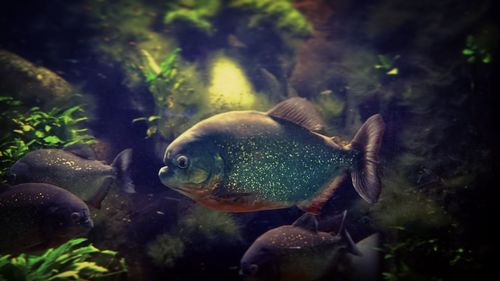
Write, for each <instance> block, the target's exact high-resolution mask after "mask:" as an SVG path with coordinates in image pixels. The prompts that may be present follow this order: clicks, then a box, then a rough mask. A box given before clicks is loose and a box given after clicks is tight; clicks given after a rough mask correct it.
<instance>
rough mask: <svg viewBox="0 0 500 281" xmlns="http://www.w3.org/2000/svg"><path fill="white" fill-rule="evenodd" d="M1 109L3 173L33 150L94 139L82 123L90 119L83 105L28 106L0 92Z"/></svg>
mask: <svg viewBox="0 0 500 281" xmlns="http://www.w3.org/2000/svg"><path fill="white" fill-rule="evenodd" d="M0 109H1V112H0V124H1V125H2V136H1V137H0V175H4V174H5V172H6V171H7V169H8V168H9V166H10V165H12V164H13V163H14V162H15V161H16V160H17V159H19V158H20V157H22V156H23V155H24V154H26V153H27V152H29V151H31V150H34V149H39V148H59V147H64V146H68V145H72V144H75V143H78V142H80V143H87V144H91V143H94V142H95V140H94V138H93V137H92V136H91V135H89V134H88V130H87V129H85V128H81V127H80V125H81V124H82V123H83V122H84V121H86V120H87V119H88V118H87V117H85V116H84V111H83V109H82V107H81V106H73V107H70V108H67V109H60V108H52V109H51V110H50V111H43V110H41V109H40V108H39V107H32V108H29V109H26V108H25V107H23V105H22V103H21V102H20V101H19V100H16V99H15V98H12V97H7V96H0Z"/></svg>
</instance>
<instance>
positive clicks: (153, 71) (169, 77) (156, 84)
mask: <svg viewBox="0 0 500 281" xmlns="http://www.w3.org/2000/svg"><path fill="white" fill-rule="evenodd" d="M180 52H181V49H179V48H176V49H174V50H173V51H172V52H170V54H168V55H167V57H166V58H165V59H164V60H163V61H162V62H161V63H160V64H159V65H158V63H157V62H156V60H155V59H154V58H153V57H152V55H151V54H150V53H149V52H148V51H146V50H142V53H143V55H144V63H143V67H141V70H142V74H143V75H144V79H145V81H146V83H147V85H148V89H149V92H150V93H151V94H152V96H153V101H154V104H155V110H154V112H155V114H154V115H150V116H145V117H139V118H135V119H133V120H132V122H140V121H145V122H146V123H147V124H148V129H147V131H146V135H147V137H152V136H153V135H154V134H156V133H158V132H159V130H160V131H161V132H160V133H165V130H166V129H170V127H171V126H167V128H165V127H163V128H160V126H159V125H161V123H162V122H161V121H164V122H165V121H169V120H165V117H166V116H165V115H170V116H171V115H175V112H179V113H182V112H183V111H182V110H185V109H186V108H185V107H182V108H180V109H179V108H178V107H179V105H180V104H183V105H189V104H190V101H191V102H192V101H193V99H192V97H191V98H189V99H188V98H187V97H188V96H189V95H191V94H192V93H193V89H192V88H190V87H189V86H188V85H187V83H185V82H186V78H185V76H184V75H183V74H182V73H180V72H179V70H178V60H179V53H180ZM177 96H182V98H183V102H182V103H177V102H174V100H175V97H177ZM172 113H173V114H172ZM162 119H163V120H162ZM170 121H171V120H170ZM164 122H163V123H164ZM175 124H176V125H177V123H175ZM162 129H163V131H162Z"/></svg>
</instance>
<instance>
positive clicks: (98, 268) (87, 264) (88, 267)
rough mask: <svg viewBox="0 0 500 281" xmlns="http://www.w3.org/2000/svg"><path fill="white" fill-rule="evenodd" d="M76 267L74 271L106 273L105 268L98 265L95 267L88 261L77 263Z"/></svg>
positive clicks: (93, 263)
mask: <svg viewBox="0 0 500 281" xmlns="http://www.w3.org/2000/svg"><path fill="white" fill-rule="evenodd" d="M75 265H76V270H77V271H81V270H84V269H86V270H89V271H93V272H101V273H102V272H108V269H107V268H105V267H102V266H100V265H97V264H96V263H95V262H88V261H84V262H77V263H75Z"/></svg>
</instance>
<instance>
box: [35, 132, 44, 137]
mask: <svg viewBox="0 0 500 281" xmlns="http://www.w3.org/2000/svg"><path fill="white" fill-rule="evenodd" d="M35 136H37V137H39V138H43V137H45V133H44V132H42V131H35Z"/></svg>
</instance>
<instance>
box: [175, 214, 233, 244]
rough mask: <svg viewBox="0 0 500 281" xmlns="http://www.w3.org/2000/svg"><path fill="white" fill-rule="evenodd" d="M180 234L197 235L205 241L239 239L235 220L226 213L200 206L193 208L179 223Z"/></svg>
mask: <svg viewBox="0 0 500 281" xmlns="http://www.w3.org/2000/svg"><path fill="white" fill-rule="evenodd" d="M180 228H181V229H182V230H181V232H182V233H187V234H191V235H193V234H194V233H199V234H200V235H201V236H203V237H204V238H206V239H207V240H214V239H221V238H222V237H224V240H226V241H228V240H229V241H231V240H233V241H234V240H238V239H240V238H241V237H240V235H241V234H240V228H239V227H238V225H237V223H236V221H235V219H234V218H233V216H231V215H230V214H228V213H223V212H218V211H214V210H211V209H207V208H204V207H200V206H195V207H194V208H193V209H192V210H191V211H190V212H189V214H187V215H186V216H185V217H183V219H182V220H181V221H180Z"/></svg>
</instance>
